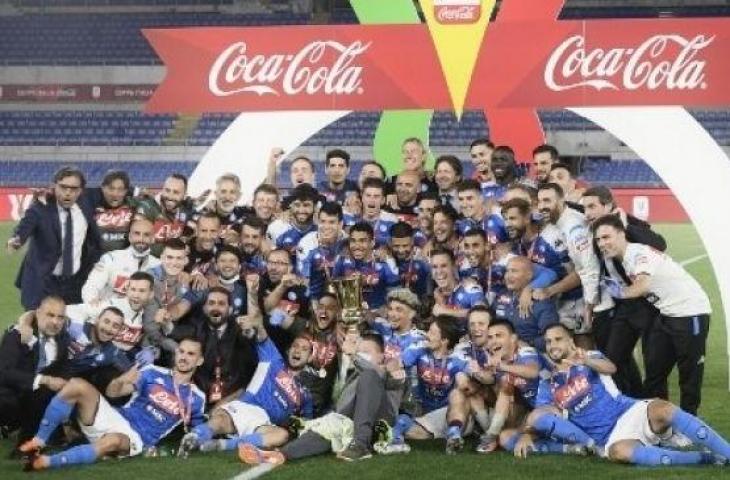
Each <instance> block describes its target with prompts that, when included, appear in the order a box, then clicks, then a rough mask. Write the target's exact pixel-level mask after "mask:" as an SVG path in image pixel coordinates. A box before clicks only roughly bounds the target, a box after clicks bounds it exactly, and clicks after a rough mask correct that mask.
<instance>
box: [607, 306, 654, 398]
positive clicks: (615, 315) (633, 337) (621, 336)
mask: <svg viewBox="0 0 730 480" xmlns="http://www.w3.org/2000/svg"><path fill="white" fill-rule="evenodd" d="M657 315H658V312H657V310H656V309H655V308H654V307H653V306H652V305H651V304H650V303H648V302H647V301H646V300H644V299H632V300H620V301H617V303H616V306H615V307H614V308H612V309H610V310H607V311H604V312H599V313H596V314H595V315H594V318H593V335H594V338H595V341H596V346H597V347H598V349H599V350H600V351H602V352H603V353H604V354H605V355H606V357H607V358H608V359H609V360H611V361H612V362H613V363H614V364H615V365H616V374H615V375H614V376H613V379H614V381H615V382H616V386H617V387H618V388H619V390H621V392H623V393H624V394H626V395H628V396H630V397H635V398H641V397H643V396H644V388H643V385H642V381H641V371H640V370H639V366H638V365H637V364H636V360H634V348H635V347H636V342H638V341H639V339H641V340H642V350H643V355H644V364H645V365H646V357H647V348H649V350H650V349H651V348H650V347H647V345H646V342H645V340H646V338H647V336H648V333H649V332H650V331H651V328H652V326H653V324H654V321H655V318H656V317H657ZM646 368H647V370H649V369H650V367H648V366H647V367H646Z"/></svg>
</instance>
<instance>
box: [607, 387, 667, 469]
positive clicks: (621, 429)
mask: <svg viewBox="0 0 730 480" xmlns="http://www.w3.org/2000/svg"><path fill="white" fill-rule="evenodd" d="M651 401H652V400H637V401H636V403H634V404H633V405H632V406H631V408H629V409H628V410H626V411H625V412H624V414H623V415H621V416H620V417H619V418H618V420H617V421H616V425H615V426H614V427H613V430H611V434H610V435H609V436H608V440H607V441H606V446H605V448H604V452H605V455H606V456H608V451H609V449H610V448H611V445H613V444H614V443H617V442H620V441H622V440H636V441H639V442H641V443H643V444H644V445H657V444H658V443H659V442H661V441H662V440H667V439H668V438H669V437H671V436H672V429H671V428H670V429H668V430H667V432H666V433H663V434H662V435H658V434H656V433H654V432H653V431H652V429H651V425H649V411H648V410H649V403H650V402H651Z"/></svg>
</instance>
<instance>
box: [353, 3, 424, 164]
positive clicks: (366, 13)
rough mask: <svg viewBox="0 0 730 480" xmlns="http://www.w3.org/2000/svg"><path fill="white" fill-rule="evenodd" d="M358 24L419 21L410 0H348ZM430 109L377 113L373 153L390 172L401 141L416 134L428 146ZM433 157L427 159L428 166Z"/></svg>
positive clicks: (398, 152)
mask: <svg viewBox="0 0 730 480" xmlns="http://www.w3.org/2000/svg"><path fill="white" fill-rule="evenodd" d="M350 3H351V4H352V8H353V9H354V10H355V13H356V14H357V18H358V20H360V23H362V24H366V23H370V24H379V23H380V24H382V23H421V19H420V18H419V17H418V12H417V11H416V7H415V6H414V5H413V1H412V0H351V1H350ZM432 116H433V110H389V111H386V112H383V114H382V115H381V116H380V123H379V124H378V128H377V130H376V131H375V139H374V140H373V155H374V157H375V159H376V160H377V161H378V162H380V163H381V164H382V165H383V166H384V167H385V169H386V170H387V171H388V174H389V175H393V174H396V173H398V172H400V170H401V166H402V162H401V153H400V152H401V143H402V142H403V140H404V139H406V138H408V137H418V138H420V139H421V140H423V143H424V144H426V145H428V127H429V125H431V117H432ZM431 163H432V159H429V165H430V164H431Z"/></svg>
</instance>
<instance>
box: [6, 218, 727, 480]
mask: <svg viewBox="0 0 730 480" xmlns="http://www.w3.org/2000/svg"><path fill="white" fill-rule="evenodd" d="M11 228H12V225H11V224H10V223H4V224H0V238H2V241H3V243H4V242H5V240H6V239H7V238H8V236H9V235H10V230H11ZM657 229H658V230H659V231H660V232H661V233H662V234H664V235H665V236H666V237H667V241H668V243H669V252H670V254H671V255H672V256H673V257H674V258H675V259H677V260H680V261H682V260H687V259H692V258H695V257H697V256H700V255H702V254H704V247H703V245H702V242H701V241H700V239H699V237H698V236H697V233H696V232H695V230H694V228H693V227H692V226H691V225H658V226H657ZM21 258H22V256H21V255H20V254H15V255H12V256H11V255H8V254H2V255H0V278H2V281H3V283H4V285H5V286H4V287H3V288H0V326H5V325H8V324H11V323H12V322H14V321H15V319H16V318H17V315H18V314H19V313H20V305H19V302H18V293H17V290H16V289H15V288H14V287H13V286H12V283H13V280H14V279H15V274H16V272H17V268H18V264H19V262H20V259H21ZM686 268H687V270H688V271H689V272H690V273H691V274H692V275H694V276H695V277H696V278H697V279H698V280H699V282H700V283H701V284H702V285H703V287H704V288H705V289H706V290H707V292H708V294H709V295H710V298H711V300H712V306H713V311H714V312H715V313H714V314H713V316H712V321H711V325H710V336H709V340H708V348H707V361H706V370H705V383H704V388H703V400H702V407H701V410H700V413H701V415H702V417H704V418H705V419H706V420H707V421H709V423H710V424H711V425H712V426H713V427H714V428H716V429H717V430H718V431H719V432H721V433H722V434H724V435H725V436H726V437H730V415H728V410H725V409H726V408H728V405H730V394H729V393H728V371H727V356H726V347H725V346H726V335H725V322H724V316H723V314H722V308H721V305H720V295H719V292H718V289H717V283H716V281H715V278H714V273H713V271H712V267H711V265H710V263H709V261H708V260H707V258H706V257H704V258H700V259H699V260H696V261H694V262H693V263H691V264H688V265H687V266H686ZM671 385H672V394H673V399H674V400H675V401H676V392H677V386H676V377H673V379H672V383H671ZM726 402H728V403H726ZM10 447H11V445H10V442H8V441H1V442H0V479H3V480H10V479H14V478H29V477H28V475H29V474H23V473H22V472H21V468H20V464H19V463H18V462H17V461H10V460H7V454H8V452H9V451H10ZM414 447H415V448H414V450H413V452H412V453H411V454H410V455H407V456H395V457H381V458H377V457H374V458H372V459H370V460H366V461H363V462H359V463H356V464H346V463H343V462H340V461H338V460H336V459H335V458H334V457H333V456H323V457H320V458H315V459H311V460H307V461H301V462H294V463H292V464H289V465H285V466H283V467H281V468H279V469H277V470H275V471H274V472H272V473H270V474H269V475H267V476H266V477H265V478H271V479H292V480H302V479H317V480H325V479H343V478H353V479H355V478H357V479H371V478H372V479H380V478H398V479H401V478H408V479H411V480H416V479H427V478H428V479H431V478H433V479H468V478H474V479H477V478H499V479H508V478H521V479H528V478H540V479H560V480H563V479H566V478H587V479H591V480H600V479H617V480H618V479H620V480H625V479H626V478H632V479H645V478H653V479H667V478H673V479H674V478H683V479H693V480H694V479H717V478H724V477H727V478H730V468H724V469H723V468H720V467H702V468H654V469H647V468H637V467H632V466H623V465H613V464H609V463H608V462H606V461H604V460H599V459H595V458H570V457H557V456H550V457H537V456H533V457H531V458H529V459H527V460H516V459H514V458H512V457H511V456H510V455H508V454H506V453H504V452H498V453H495V454H492V455H489V456H478V455H477V454H475V453H469V452H465V453H463V454H461V455H457V456H446V455H445V454H444V453H443V445H442V444H441V443H437V442H423V443H416V444H415V445H414ZM244 468H245V467H243V466H242V465H241V464H240V463H239V462H238V459H237V458H236V457H235V456H234V455H233V454H229V455H224V454H213V455H193V456H192V457H191V458H189V459H187V460H178V459H175V458H136V459H132V460H124V461H119V460H110V461H105V462H101V463H99V464H96V465H93V466H89V467H74V468H68V469H65V470H56V471H52V472H43V473H37V474H32V475H35V476H38V477H42V478H48V479H74V480H76V479H79V480H81V479H104V480H115V479H120V480H131V479H136V478H154V479H155V480H163V479H189V478H195V479H198V480H218V479H228V478H230V477H232V476H234V475H236V474H238V473H240V472H241V471H243V470H244Z"/></svg>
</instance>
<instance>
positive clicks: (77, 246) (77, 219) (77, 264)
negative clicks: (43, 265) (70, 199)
mask: <svg viewBox="0 0 730 480" xmlns="http://www.w3.org/2000/svg"><path fill="white" fill-rule="evenodd" d="M70 212H71V215H72V217H73V258H74V260H73V262H74V264H73V273H74V274H75V273H76V272H78V271H79V269H80V268H81V252H82V251H83V248H84V240H85V239H86V230H87V229H88V227H89V225H88V224H87V223H86V217H84V212H82V211H81V207H79V206H78V205H77V204H74V205H73V206H71V207H70ZM68 215H69V214H68V213H66V209H65V208H63V207H62V206H60V205H59V206H58V218H59V220H60V223H61V250H63V242H64V240H65V237H66V228H65V226H66V222H67V221H68ZM62 273H63V255H61V258H59V259H58V263H56V268H54V269H53V274H54V275H56V276H59V275H61V274H62Z"/></svg>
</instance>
